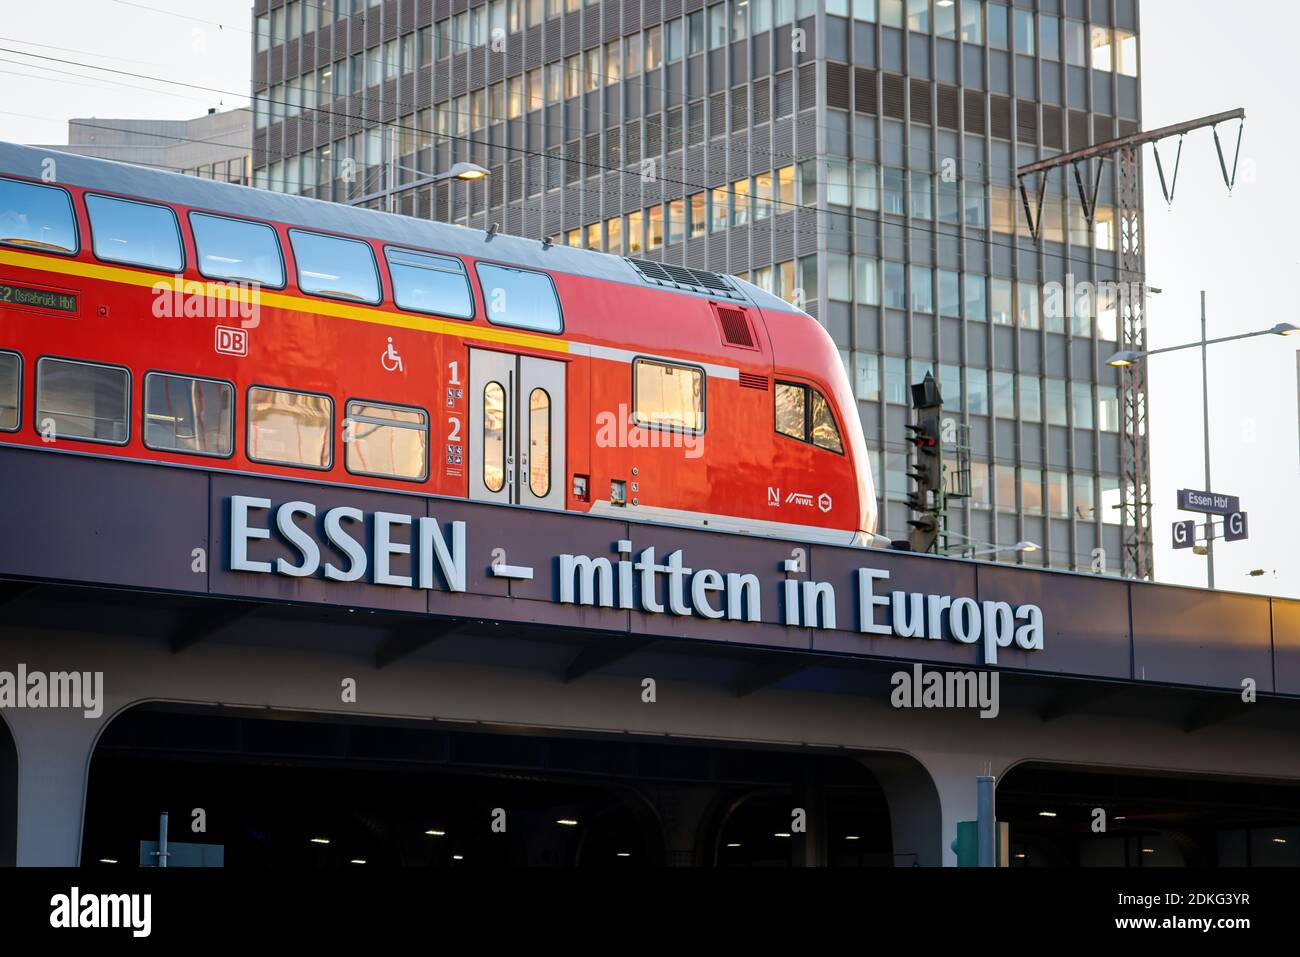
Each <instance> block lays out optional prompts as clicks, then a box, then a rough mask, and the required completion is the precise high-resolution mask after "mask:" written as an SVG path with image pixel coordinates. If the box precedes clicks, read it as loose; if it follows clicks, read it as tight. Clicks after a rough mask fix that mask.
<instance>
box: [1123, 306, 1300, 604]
mask: <svg viewBox="0 0 1300 957" xmlns="http://www.w3.org/2000/svg"><path fill="white" fill-rule="evenodd" d="M1296 333H1300V327H1296V326H1293V325H1291V323H1289V322H1279V323H1278V324H1277V325H1275V326H1273V327H1272V328H1270V329H1261V330H1259V331H1258V332H1244V333H1242V334H1241V335H1237V336H1223V337H1222V338H1220V339H1207V338H1206V335H1205V290H1204V289H1202V290H1201V341H1200V342H1188V343H1185V344H1183V345H1181V346H1165V347H1164V348H1163V349H1148V350H1147V351H1145V352H1117V353H1115V354H1114V355H1113V356H1111V357H1110V358H1109V359H1107V360H1106V364H1107V365H1110V366H1115V367H1117V368H1123V367H1124V366H1131V365H1133V363H1135V362H1140V361H1142V360H1143V359H1145V358H1147V357H1148V356H1154V355H1159V354H1160V353H1162V352H1179V351H1181V350H1183V349H1195V348H1197V347H1199V348H1200V350H1201V416H1202V419H1203V426H1204V441H1205V490H1206V491H1207V492H1208V491H1211V489H1212V488H1213V486H1212V485H1211V483H1210V365H1209V347H1210V346H1214V345H1218V344H1219V343H1221V342H1236V341H1237V340H1239V339H1254V338H1256V337H1257V336H1293V335H1295V334H1296ZM1213 525H1214V520H1213V519H1210V532H1209V534H1207V535H1206V536H1205V555H1206V558H1207V559H1208V561H1207V563H1206V582H1207V586H1208V587H1209V588H1214V534H1213V531H1214V529H1213Z"/></svg>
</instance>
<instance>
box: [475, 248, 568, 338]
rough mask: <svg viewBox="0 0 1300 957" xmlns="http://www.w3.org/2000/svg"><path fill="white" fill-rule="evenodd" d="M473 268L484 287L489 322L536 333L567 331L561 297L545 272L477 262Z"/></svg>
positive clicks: (484, 299)
mask: <svg viewBox="0 0 1300 957" xmlns="http://www.w3.org/2000/svg"><path fill="white" fill-rule="evenodd" d="M474 268H475V269H476V270H478V281H479V284H480V285H482V287H483V302H484V304H485V305H486V306H487V317H488V322H491V323H492V324H493V325H497V326H513V327H514V328H516V329H532V330H534V331H536V332H562V331H563V330H564V316H563V315H562V313H561V312H560V297H559V294H558V293H557V292H556V291H555V283H554V282H552V281H551V277H550V276H548V275H547V274H546V273H544V272H532V271H530V270H527V269H515V268H514V267H513V266H498V265H496V264H494V263H476V264H475V265H474Z"/></svg>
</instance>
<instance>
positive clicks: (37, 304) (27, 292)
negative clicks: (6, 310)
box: [0, 282, 77, 312]
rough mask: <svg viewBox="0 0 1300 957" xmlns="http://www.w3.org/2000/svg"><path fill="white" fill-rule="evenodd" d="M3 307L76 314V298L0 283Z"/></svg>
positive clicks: (50, 291)
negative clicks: (21, 307) (20, 307)
mask: <svg viewBox="0 0 1300 957" xmlns="http://www.w3.org/2000/svg"><path fill="white" fill-rule="evenodd" d="M4 306H23V307H26V308H35V309H51V310H53V311H55V312H76V311H77V297H76V296H74V295H72V294H71V293H66V292H55V291H53V290H50V289H33V288H32V287H31V286H15V285H13V284H12V283H3V282H0V307H4Z"/></svg>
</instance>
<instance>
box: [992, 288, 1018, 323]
mask: <svg viewBox="0 0 1300 957" xmlns="http://www.w3.org/2000/svg"><path fill="white" fill-rule="evenodd" d="M1011 288H1012V287H1011V280H1010V279H999V278H997V277H994V278H992V279H990V280H989V315H990V316H991V318H992V320H993V324H994V325H996V326H1009V325H1011V324H1012V323H1011V317H1012V311H1011V300H1012V294H1011Z"/></svg>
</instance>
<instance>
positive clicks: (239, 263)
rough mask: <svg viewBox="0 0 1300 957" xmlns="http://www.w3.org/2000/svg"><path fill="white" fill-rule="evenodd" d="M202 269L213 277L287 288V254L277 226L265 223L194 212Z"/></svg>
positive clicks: (197, 246)
mask: <svg viewBox="0 0 1300 957" xmlns="http://www.w3.org/2000/svg"><path fill="white" fill-rule="evenodd" d="M190 229H191V230H193V232H194V246H195V248H196V249H197V250H198V253H199V272H201V273H202V274H203V275H204V276H206V277H207V278H209V279H224V280H226V281H228V282H247V283H256V284H257V285H260V286H270V287H272V288H275V289H283V288H284V257H283V256H282V255H280V240H279V239H278V238H276V235H275V230H274V229H272V228H271V227H270V226H268V225H266V224H265V223H253V222H249V221H248V220H245V219H227V218H226V217H225V216H212V215H210V214H208V213H190Z"/></svg>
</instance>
